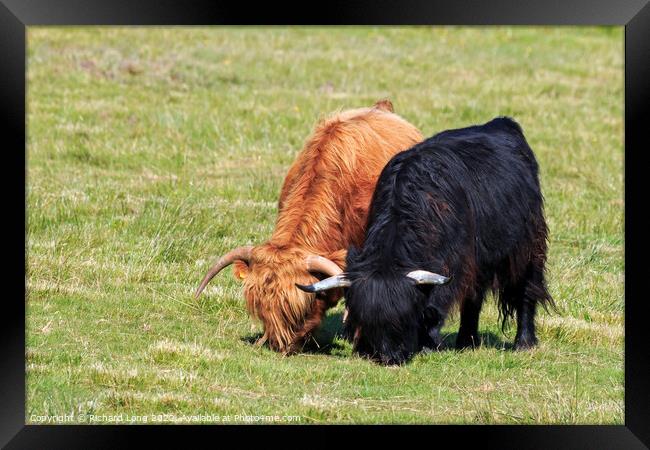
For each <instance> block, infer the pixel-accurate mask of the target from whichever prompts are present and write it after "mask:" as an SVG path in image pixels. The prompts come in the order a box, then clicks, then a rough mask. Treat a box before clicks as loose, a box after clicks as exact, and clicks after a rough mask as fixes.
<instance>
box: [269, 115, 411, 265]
mask: <svg viewBox="0 0 650 450" xmlns="http://www.w3.org/2000/svg"><path fill="white" fill-rule="evenodd" d="M421 140H422V135H421V133H420V132H419V131H418V130H417V128H415V127H414V126H413V125H411V124H410V123H408V122H407V121H406V120H404V119H402V118H401V117H399V116H398V115H396V114H394V113H392V112H391V111H390V110H389V107H387V106H386V105H385V104H378V105H376V106H375V107H373V108H361V109H357V110H348V111H344V112H341V113H338V114H335V115H333V116H331V117H329V118H327V119H325V120H323V121H321V122H320V123H319V124H318V125H317V126H316V128H315V130H314V132H313V133H312V135H311V136H310V137H309V139H308V140H307V141H306V143H305V145H304V147H303V149H302V151H301V152H300V153H299V154H298V156H297V157H296V160H295V162H294V163H293V164H292V166H291V168H290V169H289V173H288V175H287V177H286V179H285V182H284V184H283V187H282V192H281V195H280V202H279V214H278V221H277V225H276V230H275V232H274V234H273V237H272V241H273V242H275V243H280V244H289V243H291V244H294V245H299V246H301V247H305V248H310V249H312V250H314V251H316V252H318V253H319V254H325V253H327V252H332V251H336V250H340V249H342V248H347V247H348V246H349V245H350V244H353V245H360V244H361V243H362V242H363V236H364V232H365V225H366V220H367V213H368V207H369V204H370V200H371V197H372V194H373V191H374V188H375V184H376V182H377V178H378V176H379V174H380V172H381V170H382V169H383V167H384V166H385V165H386V163H387V162H388V161H389V160H390V158H391V157H392V156H394V155H395V154H396V153H398V152H400V151H403V150H405V149H407V148H409V147H411V146H413V145H414V144H416V143H417V142H419V141H421Z"/></svg>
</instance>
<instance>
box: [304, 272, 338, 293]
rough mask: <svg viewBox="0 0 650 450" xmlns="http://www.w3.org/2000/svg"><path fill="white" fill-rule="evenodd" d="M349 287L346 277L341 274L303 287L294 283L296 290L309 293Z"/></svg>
mask: <svg viewBox="0 0 650 450" xmlns="http://www.w3.org/2000/svg"><path fill="white" fill-rule="evenodd" d="M349 286H350V280H348V279H347V278H346V275H345V274H344V273H341V274H339V275H334V276H333V277H329V278H325V279H324V280H321V281H318V282H316V283H314V284H309V285H304V284H298V283H296V287H297V288H298V289H300V290H301V291H305V292H310V293H314V292H322V291H328V290H330V289H334V288H340V287H349Z"/></svg>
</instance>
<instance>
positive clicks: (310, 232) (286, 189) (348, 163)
mask: <svg viewBox="0 0 650 450" xmlns="http://www.w3.org/2000/svg"><path fill="white" fill-rule="evenodd" d="M421 140H422V135H421V134H420V132H419V131H418V130H417V128H415V127H414V126H413V125H411V124H410V123H408V122H407V121H406V120H404V119H402V118H401V117H399V116H398V115H396V114H393V105H392V104H391V102H390V101H388V100H383V101H380V102H377V103H376V104H375V105H374V106H373V107H372V108H360V109H353V110H348V111H343V112H341V113H338V114H334V115H333V116H331V117H329V118H327V119H325V120H323V121H321V122H320V123H319V124H318V125H317V126H316V128H315V130H314V132H313V133H312V135H311V136H310V137H309V139H308V140H307V142H306V143H305V146H304V148H303V150H302V151H301V152H300V153H299V154H298V156H297V158H296V160H295V162H294V163H293V165H292V166H291V168H290V169H289V173H288V174H287V177H286V178H285V180H284V184H283V186H282V192H281V193H280V201H279V205H278V211H279V212H278V219H277V223H276V227H275V231H274V233H273V235H272V236H271V239H270V240H269V241H267V242H266V243H264V244H261V245H258V246H248V247H239V248H237V249H235V250H232V251H230V252H229V253H227V254H226V255H224V256H223V257H221V258H220V259H219V261H217V262H216V264H215V265H214V266H213V267H212V268H211V269H210V271H209V272H208V273H207V275H206V276H205V278H204V279H203V281H202V282H201V285H200V287H199V288H198V290H197V291H196V297H198V296H199V295H200V294H201V292H202V291H203V289H204V288H205V286H206V285H207V284H208V282H209V281H210V280H211V279H212V278H213V277H214V276H215V275H216V274H217V273H219V271H221V270H222V269H223V268H224V267H226V266H227V265H229V264H233V263H234V274H235V277H236V278H238V279H241V280H243V284H244V295H245V297H246V304H247V308H248V311H249V314H251V315H252V316H253V317H256V318H257V319H259V320H260V321H261V322H262V324H263V325H264V335H263V336H262V337H261V338H260V341H258V342H259V343H264V342H266V341H268V343H269V345H270V347H271V348H272V349H274V350H276V351H280V352H285V353H291V352H295V351H298V350H300V349H301V348H302V346H303V344H304V343H305V342H306V339H307V338H308V337H309V336H310V334H311V333H312V332H313V331H314V330H315V328H316V327H317V326H318V325H319V324H320V322H321V320H322V318H323V316H324V314H325V311H326V310H327V309H328V308H331V307H333V306H336V304H337V302H338V300H339V299H340V298H341V296H342V295H343V291H342V290H341V289H334V290H331V291H329V292H327V293H324V294H318V295H314V294H310V293H307V292H303V291H301V290H299V289H296V286H295V285H296V283H300V284H311V283H314V282H315V281H317V280H318V279H322V278H326V277H330V276H332V275H336V274H339V273H341V272H342V271H343V269H344V268H345V256H346V251H347V248H348V246H349V245H355V246H357V247H360V246H361V245H362V244H363V239H364V233H365V229H366V219H367V216H368V207H369V205H370V200H371V198H372V194H373V191H374V189H375V183H376V182H377V178H378V177H379V174H380V172H381V171H382V169H383V168H384V166H385V165H386V163H387V162H388V160H389V159H391V157H392V156H393V155H395V154H396V153H398V152H400V151H402V150H406V149H407V148H410V147H411V146H413V145H414V144H416V143H418V142H420V141H421Z"/></svg>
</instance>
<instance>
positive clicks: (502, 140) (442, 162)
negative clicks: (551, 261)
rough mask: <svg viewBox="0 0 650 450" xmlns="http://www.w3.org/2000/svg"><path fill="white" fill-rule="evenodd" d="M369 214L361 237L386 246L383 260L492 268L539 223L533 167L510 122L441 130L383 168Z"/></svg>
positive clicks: (531, 157)
mask: <svg viewBox="0 0 650 450" xmlns="http://www.w3.org/2000/svg"><path fill="white" fill-rule="evenodd" d="M372 208H373V211H372V212H371V215H370V226H369V230H368V239H372V240H373V241H374V242H385V243H387V244H385V245H381V246H380V247H381V248H382V253H383V254H384V257H386V255H396V254H409V255H411V256H412V257H414V258H416V259H420V260H421V262H422V263H425V262H429V263H430V262H431V258H434V259H435V263H434V266H433V267H434V268H438V267H436V266H438V265H439V266H442V265H443V264H445V265H449V264H452V265H453V264H454V261H455V260H456V259H458V255H468V254H471V255H475V257H476V260H475V261H474V262H473V263H475V264H479V265H486V266H494V265H497V264H499V263H500V262H501V261H502V260H503V258H506V257H507V256H508V255H509V254H510V253H511V252H512V251H513V249H514V248H515V247H516V246H517V245H518V244H519V243H520V242H522V241H524V240H526V239H527V238H529V237H530V236H531V235H532V234H533V233H534V230H533V228H534V226H535V225H536V224H535V221H537V220H539V218H540V217H541V210H542V196H541V192H540V188H539V182H538V178H537V163H536V161H535V158H534V155H533V153H532V150H531V149H530V147H529V146H528V144H527V143H526V140H525V138H524V136H523V134H522V132H521V129H520V127H519V125H518V124H517V123H516V122H514V121H512V120H510V119H506V118H499V119H495V120H493V121H491V122H488V123H487V124H485V125H479V126H473V127H468V128H463V129H457V130H449V131H445V132H442V133H439V134H437V135H434V136H433V137H431V138H429V139H427V140H425V141H423V142H422V143H420V144H418V145H416V146H414V147H413V148H411V149H409V150H407V151H405V152H402V153H400V154H399V155H397V156H395V157H394V158H393V159H392V160H391V161H390V162H389V164H388V165H387V166H386V168H385V169H384V171H383V172H382V175H381V177H380V179H379V182H378V185H377V190H376V193H375V199H374V200H373V206H372ZM423 230H430V231H429V232H426V233H425V232H423ZM433 253H435V255H433ZM458 264H467V260H466V259H463V258H461V259H458Z"/></svg>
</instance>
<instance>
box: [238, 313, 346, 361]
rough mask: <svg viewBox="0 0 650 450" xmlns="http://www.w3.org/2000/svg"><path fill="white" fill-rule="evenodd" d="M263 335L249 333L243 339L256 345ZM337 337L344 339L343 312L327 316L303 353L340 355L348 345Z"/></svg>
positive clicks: (266, 344)
mask: <svg viewBox="0 0 650 450" xmlns="http://www.w3.org/2000/svg"><path fill="white" fill-rule="evenodd" d="M262 336H263V333H254V334H249V335H247V336H243V337H242V338H241V341H243V342H246V343H248V344H251V345H256V344H257V341H258V340H259V339H260V338H261V337H262ZM337 339H344V337H343V313H342V312H335V313H333V314H328V315H327V316H325V318H324V319H323V321H322V322H321V324H320V326H319V327H318V329H317V330H316V332H315V333H314V335H313V336H312V337H311V338H310V339H309V340H308V341H307V342H306V343H305V345H304V346H303V348H302V353H312V354H321V355H332V356H338V355H336V353H340V352H342V351H344V350H345V349H346V346H345V345H342V344H341V343H340V342H336V341H337ZM263 347H264V348H269V345H268V343H264V344H263Z"/></svg>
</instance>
